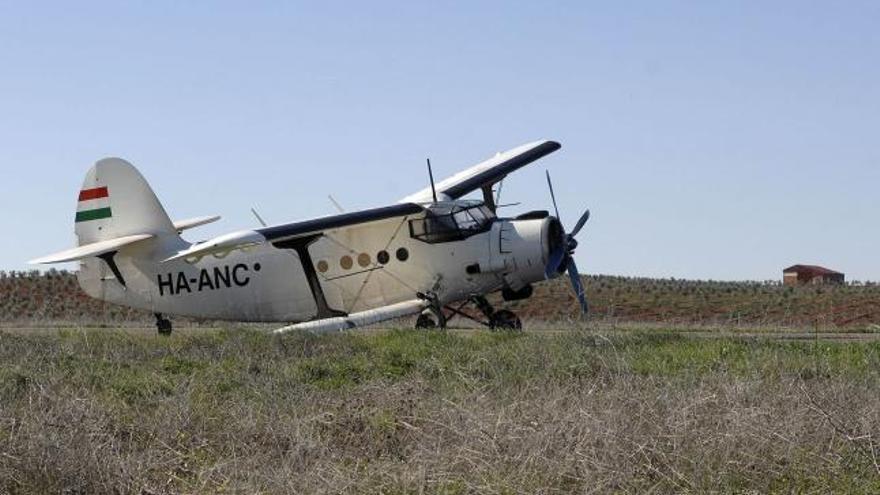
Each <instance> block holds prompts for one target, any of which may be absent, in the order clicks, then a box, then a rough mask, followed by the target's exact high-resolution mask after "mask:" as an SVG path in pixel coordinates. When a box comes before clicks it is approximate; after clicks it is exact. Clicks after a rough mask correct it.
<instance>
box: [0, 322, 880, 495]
mask: <svg viewBox="0 0 880 495" xmlns="http://www.w3.org/2000/svg"><path fill="white" fill-rule="evenodd" d="M878 370H880V345H878V344H877V343H815V342H814V343H785V342H775V341H771V340H731V339H717V340H714V339H713V340H694V339H688V338H686V337H682V336H676V335H672V334H664V333H662V332H661V333H658V332H652V333H634V334H631V335H617V336H614V337H608V338H606V337H602V336H601V335H597V334H596V333H591V332H589V331H580V332H573V333H572V334H562V335H550V336H547V335H543V336H542V335H528V334H526V335H502V334H487V333H481V332H478V333H473V334H469V335H461V334H444V333H439V332H437V333H417V332H413V331H393V332H387V333H372V334H360V335H354V334H349V335H334V336H324V337H314V336H304V335H295V336H288V337H285V338H275V337H269V336H266V335H263V334H260V333H257V332H254V331H236V330H229V331H195V330H194V331H190V332H185V333H184V334H177V335H175V336H173V337H171V338H165V339H162V338H158V337H155V336H153V335H150V334H145V335H133V334H131V333H113V332H110V331H106V330H105V331H101V330H90V331H82V332H81V331H72V330H62V331H57V332H56V333H55V334H51V335H45V334H44V335H27V334H13V333H3V334H0V492H9V493H58V492H64V493H205V492H218V493H220V492H245V493H283V492H302V493H364V492H367V493H571V492H575V493H594V492H597V493H607V492H620V493H645V492H650V491H654V492H660V493H669V492H694V493H705V492H732V491H745V492H761V493H764V492H784V493H789V492H792V491H794V492H822V493H824V492H847V493H849V492H864V493H870V492H877V491H878V490H880V481H878V480H880V477H878V466H877V459H876V456H877V450H878V446H877V441H878V434H880V430H878V427H880V398H878V394H877V389H878V385H880V372H878Z"/></svg>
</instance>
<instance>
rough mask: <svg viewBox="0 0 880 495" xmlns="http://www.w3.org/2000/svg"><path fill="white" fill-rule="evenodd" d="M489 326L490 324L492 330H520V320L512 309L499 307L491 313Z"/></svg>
mask: <svg viewBox="0 0 880 495" xmlns="http://www.w3.org/2000/svg"><path fill="white" fill-rule="evenodd" d="M489 326H491V327H492V329H493V330H513V331H521V330H522V320H520V319H519V317H518V316H516V313H514V312H513V311H508V310H506V309H500V310H498V311H496V312H494V313H492V317H491V318H490V319H489Z"/></svg>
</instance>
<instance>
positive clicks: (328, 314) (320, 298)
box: [272, 234, 346, 319]
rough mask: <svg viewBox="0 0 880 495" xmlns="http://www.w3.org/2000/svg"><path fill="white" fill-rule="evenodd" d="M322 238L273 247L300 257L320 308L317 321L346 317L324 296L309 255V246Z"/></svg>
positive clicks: (298, 240) (303, 239)
mask: <svg viewBox="0 0 880 495" xmlns="http://www.w3.org/2000/svg"><path fill="white" fill-rule="evenodd" d="M320 237H321V234H316V235H311V236H308V237H295V238H293V239H288V240H286V241H279V242H274V243H272V245H274V246H275V247H277V248H278V249H293V250H294V251H296V254H297V255H299V262H300V264H301V265H302V268H303V271H304V272H305V274H306V280H308V281H309V288H310V289H311V290H312V297H313V298H314V299H315V305H316V306H318V314H317V316H315V319H322V318H332V317H334V316H346V313H345V311H339V310H338V309H333V308H331V307H330V306H329V305H328V304H327V297H325V296H324V289H322V288H321V282H320V281H319V280H318V274H317V272H315V265H314V264H313V263H312V255H311V254H309V246H310V245H311V244H312V243H313V242H315V241H317V240H318V239H319V238H320Z"/></svg>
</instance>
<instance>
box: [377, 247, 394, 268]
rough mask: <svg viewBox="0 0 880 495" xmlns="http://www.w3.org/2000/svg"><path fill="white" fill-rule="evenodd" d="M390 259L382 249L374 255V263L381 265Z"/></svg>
mask: <svg viewBox="0 0 880 495" xmlns="http://www.w3.org/2000/svg"><path fill="white" fill-rule="evenodd" d="M390 259H391V256H389V255H388V251H385V250H384V249H383V250H381V251H379V252H378V253H376V261H378V262H379V263H382V264H383V265H384V264H386V263H388V260H390Z"/></svg>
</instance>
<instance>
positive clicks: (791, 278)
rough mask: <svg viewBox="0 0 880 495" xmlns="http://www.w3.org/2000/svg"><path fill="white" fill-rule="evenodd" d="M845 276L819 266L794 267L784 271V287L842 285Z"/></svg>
mask: <svg viewBox="0 0 880 495" xmlns="http://www.w3.org/2000/svg"><path fill="white" fill-rule="evenodd" d="M843 282H844V275H843V274H842V273H840V272H836V271H834V270H830V269H828V268H825V267H823V266H817V265H792V266H790V267H788V268H786V269H784V270H782V283H783V285H791V286H794V285H822V284H842V283H843Z"/></svg>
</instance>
